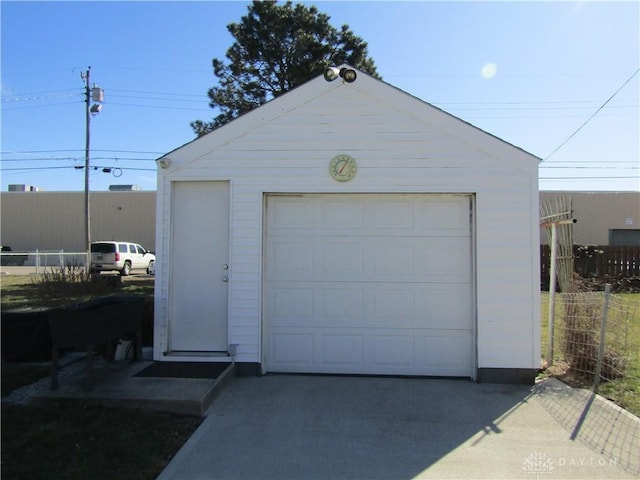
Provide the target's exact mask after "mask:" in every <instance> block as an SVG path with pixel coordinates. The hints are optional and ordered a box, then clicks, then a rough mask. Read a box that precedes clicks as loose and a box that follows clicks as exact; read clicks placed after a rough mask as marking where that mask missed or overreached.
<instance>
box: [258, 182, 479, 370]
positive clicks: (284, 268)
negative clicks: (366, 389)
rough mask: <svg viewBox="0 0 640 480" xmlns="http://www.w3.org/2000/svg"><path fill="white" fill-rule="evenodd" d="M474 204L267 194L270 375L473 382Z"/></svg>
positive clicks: (448, 199) (460, 199)
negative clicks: (444, 377) (455, 378)
mask: <svg viewBox="0 0 640 480" xmlns="http://www.w3.org/2000/svg"><path fill="white" fill-rule="evenodd" d="M470 205H471V198H470V197H469V196H465V195H396V194H385V195H364V194H353V195H342V194H341V195H298V196H290V195H284V196H280V195H271V196H269V197H268V199H267V221H266V257H265V283H264V288H265V297H264V298H265V300H264V301H265V308H264V314H265V324H266V329H265V342H266V349H265V357H266V358H265V361H266V367H267V370H268V371H271V372H307V373H361V374H399V375H451V376H465V377H470V376H473V375H472V369H473V360H472V358H473V357H474V354H473V352H474V340H473V321H472V319H473V292H472V281H471V280H472V254H471V251H472V248H471V238H472V237H471V226H470V225H471V220H470V211H471V210H470Z"/></svg>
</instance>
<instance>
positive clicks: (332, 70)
mask: <svg viewBox="0 0 640 480" xmlns="http://www.w3.org/2000/svg"><path fill="white" fill-rule="evenodd" d="M339 76H340V70H338V69H337V68H336V67H327V68H326V69H325V70H324V79H325V80H326V81H327V82H333V81H334V80H335V79H336V78H338V77H339Z"/></svg>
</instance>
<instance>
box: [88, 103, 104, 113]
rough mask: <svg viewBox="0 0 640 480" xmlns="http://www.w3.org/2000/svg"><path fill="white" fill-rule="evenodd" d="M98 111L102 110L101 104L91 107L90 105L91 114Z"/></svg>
mask: <svg viewBox="0 0 640 480" xmlns="http://www.w3.org/2000/svg"><path fill="white" fill-rule="evenodd" d="M100 110H102V104H100V103H94V104H93V105H91V109H90V111H91V113H92V114H94V115H95V114H96V113H100Z"/></svg>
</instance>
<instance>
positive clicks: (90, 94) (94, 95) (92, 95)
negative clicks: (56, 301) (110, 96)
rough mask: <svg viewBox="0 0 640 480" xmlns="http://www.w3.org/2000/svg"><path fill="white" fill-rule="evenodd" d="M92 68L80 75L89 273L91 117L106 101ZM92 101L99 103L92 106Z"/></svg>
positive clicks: (85, 219) (87, 267)
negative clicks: (82, 90)
mask: <svg viewBox="0 0 640 480" xmlns="http://www.w3.org/2000/svg"><path fill="white" fill-rule="evenodd" d="M90 76H91V67H87V70H86V72H83V73H81V74H80V77H81V78H82V80H84V83H85V122H86V123H85V125H86V126H85V148H84V242H85V248H86V251H87V263H86V265H85V268H86V269H87V271H89V268H90V263H91V208H90V207H91V205H90V199H89V175H90V171H91V169H90V166H91V158H90V152H91V115H95V114H97V113H99V112H100V109H101V108H102V105H101V103H102V102H103V101H104V92H103V90H102V89H101V88H100V87H98V86H96V85H95V84H94V86H93V89H92V88H91V86H90V79H91V78H90ZM91 100H93V101H95V102H99V103H98V104H94V105H91Z"/></svg>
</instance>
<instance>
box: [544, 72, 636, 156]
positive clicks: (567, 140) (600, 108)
mask: <svg viewBox="0 0 640 480" xmlns="http://www.w3.org/2000/svg"><path fill="white" fill-rule="evenodd" d="M638 72H640V68H638V69H637V70H636V71H635V72H633V73H632V74H631V76H630V77H629V78H628V79H627V80H626V81H625V82H624V83H623V84H622V85H620V87H619V88H618V89H617V90H616V91H615V92H613V95H611V96H610V97H609V98H608V99H607V100H606V101H605V102H604V103H603V104H602V105H600V107H599V108H598V109H597V110H596V111H595V112H593V114H592V115H591V116H590V117H589V118H587V119H586V120H585V121H584V123H583V124H582V125H580V126H579V127H578V128H577V129H576V131H575V132H573V133H572V134H571V135H569V137H568V138H567V139H566V140H565V141H564V142H562V143H561V144H560V145H558V146H557V147H556V149H555V150H554V151H553V152H551V153H550V154H549V155H547V156H546V157H545V158H544V159H543V160H542V161H543V162H544V161H545V160H548V159H549V157H551V155H553V154H554V153H556V152H557V151H558V150H560V149H561V148H562V147H564V146H565V145H566V144H567V142H569V140H571V139H572V138H573V137H574V136H575V135H576V134H577V133H578V132H579V131H580V130H582V127H584V126H585V125H586V124H587V123H589V122H590V121H591V119H592V118H593V117H595V116H596V115H597V114H598V112H600V110H602V109H603V108H604V107H605V106H606V105H607V103H609V102H610V101H611V100H613V97H615V96H616V95H617V94H618V93H619V92H620V90H622V89H623V88H624V87H625V86H626V85H627V83H629V82H630V81H631V79H632V78H633V77H635V76H636V75H637V74H638Z"/></svg>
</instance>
